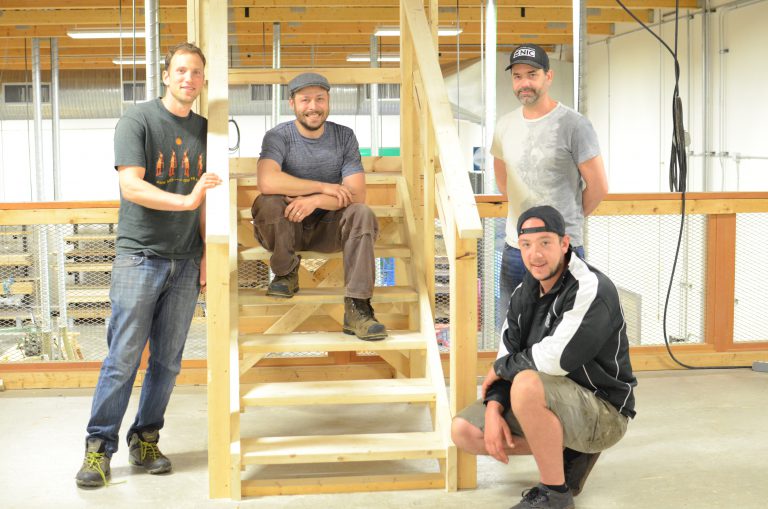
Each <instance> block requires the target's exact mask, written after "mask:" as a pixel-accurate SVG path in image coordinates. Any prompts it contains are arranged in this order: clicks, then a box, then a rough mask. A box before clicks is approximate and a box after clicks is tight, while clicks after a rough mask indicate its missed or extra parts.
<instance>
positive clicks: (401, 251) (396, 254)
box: [238, 244, 411, 260]
mask: <svg viewBox="0 0 768 509" xmlns="http://www.w3.org/2000/svg"><path fill="white" fill-rule="evenodd" d="M374 251H375V255H376V258H410V257H411V250H410V249H409V248H408V246H405V245H402V244H390V245H382V246H375V247H374ZM298 254H300V255H301V257H302V258H304V259H305V260H313V259H317V258H321V259H330V258H341V257H342V254H343V253H342V252H341V251H339V252H337V253H321V252H319V251H298ZM271 256H272V252H271V251H267V250H266V249H264V248H263V247H261V246H259V247H248V248H241V249H240V251H239V253H238V259H240V260H269V258H270V257H271Z"/></svg>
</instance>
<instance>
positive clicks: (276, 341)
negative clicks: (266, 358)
mask: <svg viewBox="0 0 768 509" xmlns="http://www.w3.org/2000/svg"><path fill="white" fill-rule="evenodd" d="M426 347H427V345H426V342H425V339H424V337H423V336H421V334H420V333H418V332H400V331H389V336H387V338H386V339H383V340H381V341H362V340H360V339H358V338H357V336H351V335H348V334H344V333H343V332H319V333H318V332H303V333H291V334H245V335H242V336H240V352H241V353H277V352H369V351H371V350H376V351H378V350H424V349H426Z"/></svg>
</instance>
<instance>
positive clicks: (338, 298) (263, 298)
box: [238, 286, 419, 307]
mask: <svg viewBox="0 0 768 509" xmlns="http://www.w3.org/2000/svg"><path fill="white" fill-rule="evenodd" d="M344 292H345V289H344V288H343V287H323V288H302V289H301V290H299V292H298V293H297V294H295V295H294V296H293V297H291V298H290V299H285V298H282V297H271V296H268V295H267V291H266V290H265V289H253V288H245V289H241V290H240V291H239V293H238V300H239V303H240V305H241V306H260V305H265V304H270V305H275V304H286V305H296V304H344ZM418 299H419V294H418V293H417V292H416V290H414V289H413V288H411V287H410V286H377V287H376V288H375V289H374V290H373V297H372V298H371V304H373V305H374V307H375V305H376V304H377V303H379V302H416V301H417V300H418Z"/></svg>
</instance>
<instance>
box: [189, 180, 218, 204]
mask: <svg viewBox="0 0 768 509" xmlns="http://www.w3.org/2000/svg"><path fill="white" fill-rule="evenodd" d="M219 184H221V179H220V178H219V176H218V175H216V174H215V173H203V175H202V176H201V177H200V179H199V180H198V181H197V184H195V187H194V189H192V192H191V193H189V194H188V195H186V196H185V199H184V209H185V210H195V209H197V207H199V206H200V204H201V203H203V199H204V198H205V193H206V191H208V189H213V188H214V187H216V186H218V185H219Z"/></svg>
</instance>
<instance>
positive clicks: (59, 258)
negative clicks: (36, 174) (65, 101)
mask: <svg viewBox="0 0 768 509" xmlns="http://www.w3.org/2000/svg"><path fill="white" fill-rule="evenodd" d="M60 128H61V115H60V112H59V40H58V39H56V38H55V37H52V38H51V135H52V136H51V140H52V143H53V199H54V200H60V199H61V170H60V166H61V151H60V143H59V140H60V133H59V132H60ZM60 228H65V226H61V227H60ZM53 242H54V243H55V244H56V297H57V299H56V300H57V302H58V309H59V323H58V325H59V327H58V330H59V341H60V346H61V345H64V344H66V342H67V338H66V331H67V322H68V320H67V286H66V283H67V273H66V270H65V268H64V264H65V262H66V257H65V256H64V249H65V248H66V243H65V242H64V234H63V232H60V234H59V235H54V236H53ZM70 360H71V359H70Z"/></svg>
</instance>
